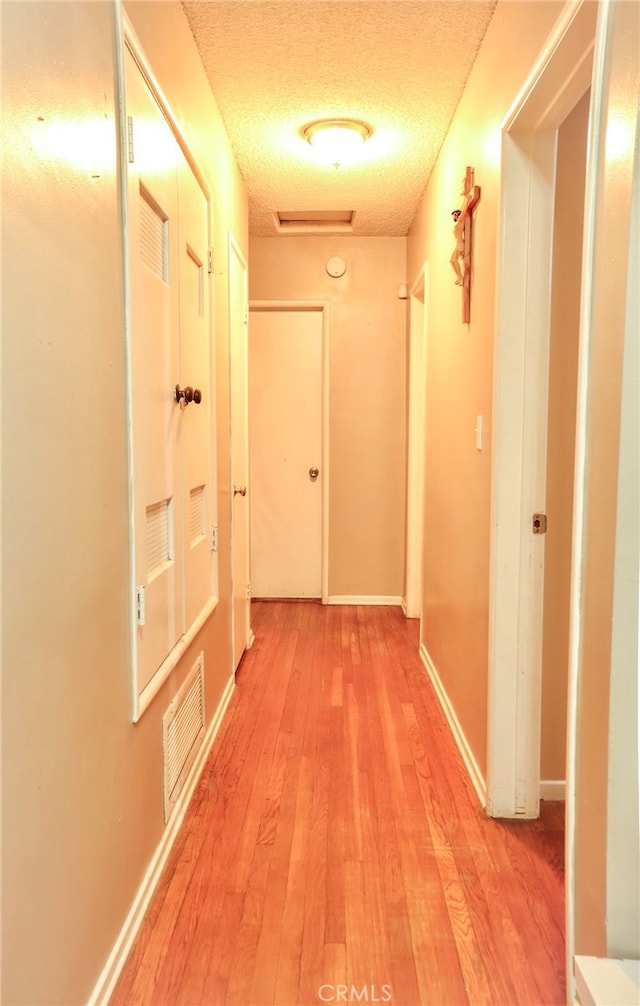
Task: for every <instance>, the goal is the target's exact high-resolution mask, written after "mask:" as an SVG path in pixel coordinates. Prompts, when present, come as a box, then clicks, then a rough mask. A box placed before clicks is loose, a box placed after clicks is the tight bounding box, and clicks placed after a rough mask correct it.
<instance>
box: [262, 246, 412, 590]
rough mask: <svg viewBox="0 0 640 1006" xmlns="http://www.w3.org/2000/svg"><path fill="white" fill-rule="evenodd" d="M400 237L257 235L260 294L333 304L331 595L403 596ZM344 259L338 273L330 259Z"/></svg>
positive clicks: (402, 250) (403, 399)
mask: <svg viewBox="0 0 640 1006" xmlns="http://www.w3.org/2000/svg"><path fill="white" fill-rule="evenodd" d="M405 244H406V243H405V241H404V239H403V238H350V237H340V236H336V237H328V236H327V237H277V238H253V239H252V240H251V244H250V258H249V294H250V297H251V299H253V300H314V299H315V300H327V301H329V302H330V336H329V338H330V395H329V399H330V400H329V416H330V424H329V425H330V429H329V450H330V472H329V478H330V481H329V486H330V489H329V492H330V505H329V594H330V595H376V596H381V595H382V596H392V597H396V596H397V597H400V596H401V595H402V593H403V579H404V521H405V516H404V507H405V502H404V501H405V478H406V473H405V450H406V447H405V442H406V415H405V410H406V396H405V381H406V377H405V325H406V301H404V300H402V301H401V300H399V299H398V286H399V285H400V284H401V283H403V282H404V280H405V268H406V265H405ZM333 255H339V256H341V257H342V258H344V260H345V262H346V263H347V271H346V273H345V275H344V276H343V277H341V278H340V279H333V278H332V277H330V276H329V275H328V274H327V272H326V270H325V263H326V262H327V259H329V258H330V257H331V256H333Z"/></svg>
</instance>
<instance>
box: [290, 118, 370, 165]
mask: <svg viewBox="0 0 640 1006" xmlns="http://www.w3.org/2000/svg"><path fill="white" fill-rule="evenodd" d="M372 132H373V130H372V129H371V127H370V126H367V124H366V123H364V122H358V121H357V120H356V119H322V120H321V121H319V122H312V123H310V124H309V125H308V126H306V127H305V128H304V129H303V131H302V135H303V136H304V138H305V140H307V142H308V143H310V144H311V146H312V147H313V148H314V150H316V151H317V152H318V155H319V156H320V158H321V159H322V160H323V161H326V162H327V163H328V164H333V166H334V168H339V167H340V165H342V164H348V163H350V162H351V161H353V160H355V159H356V158H357V156H358V153H359V152H360V150H361V149H362V146H363V144H364V142H365V140H368V139H369V137H370V136H371V133H372Z"/></svg>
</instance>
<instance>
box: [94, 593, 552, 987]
mask: <svg viewBox="0 0 640 1006" xmlns="http://www.w3.org/2000/svg"><path fill="white" fill-rule="evenodd" d="M252 624H253V627H254V631H255V634H256V642H255V644H254V646H253V648H252V649H251V650H250V651H249V652H248V653H247V654H246V655H245V658H244V660H243V662H242V664H241V666H240V670H239V673H238V676H237V689H236V692H235V694H234V697H233V699H232V703H231V705H230V708H229V711H228V713H227V716H226V718H225V722H224V724H223V726H222V728H221V731H220V734H219V736H218V738H217V740H216V743H215V746H214V749H213V752H212V754H211V757H210V758H209V761H208V763H207V766H206V769H205V771H204V774H203V776H202V779H201V780H200V783H199V785H198V787H197V789H196V792H195V795H194V798H193V800H192V803H191V806H190V808H189V810H188V812H187V816H186V818H185V822H184V825H183V827H182V830H181V832H180V835H179V837H178V839H177V841H176V844H175V846H174V849H173V852H172V855H171V858H170V861H169V863H168V866H167V868H166V870H165V873H164V876H163V878H162V880H161V883H160V885H159V888H158V890H157V892H156V895H155V897H154V900H153V902H152V905H151V907H150V910H149V912H148V915H147V917H146V919H145V921H144V923H143V926H142V929H141V931H140V934H139V936H138V939H137V941H136V943H135V945H134V948H133V950H132V952H131V955H130V958H129V961H128V963H127V965H126V967H125V969H124V972H123V974H122V976H121V978H120V981H119V983H118V985H117V987H116V990H115V993H114V995H113V998H112V1003H113V1004H114V1006H134V1004H138V1003H140V1004H142V1003H145V1004H152V1006H174V1004H178V1003H180V1004H188V1006H204V1004H207V1006H214V1004H223V1003H225V1004H226V1003H235V1004H239V1006H262V1004H266V1003H279V1004H283V1006H297V1004H300V1006H303V1004H304V1006H306V1004H318V1003H321V1002H323V1001H325V1002H361V1003H362V1002H390V1003H392V1004H396V1006H399V1004H409V1006H427V1004H428V1006H458V1004H465V1003H470V1004H472V1006H481V1004H485V1003H487V1004H489V1003H499V1004H504V1006H515V1004H518V1003H529V1004H535V1006H551V1004H555V1003H558V1004H560V1003H564V1002H565V984H564V900H563V899H564V884H563V811H564V808H563V805H561V804H546V805H545V804H543V805H542V816H541V819H540V820H539V821H535V822H530V823H525V822H513V823H507V822H497V821H492V820H489V819H487V818H486V817H485V815H484V814H483V812H482V811H481V809H480V808H479V806H478V801H477V798H476V795H475V793H474V791H473V790H472V788H471V786H470V784H469V783H468V781H467V779H466V776H465V772H464V769H463V768H462V765H461V761H460V758H459V756H458V753H457V749H456V747H455V745H454V742H453V740H452V738H451V735H450V732H449V729H448V726H447V724H446V722H445V720H444V718H443V716H442V713H441V711H440V708H439V706H438V703H437V700H436V699H435V697H434V693H433V691H432V688H431V686H430V683H429V680H428V678H427V675H426V672H425V670H424V668H423V665H422V663H421V662H420V660H419V657H418V653H417V648H418V639H417V631H418V630H417V623H416V622H408V621H407V620H406V619H405V618H404V617H403V615H402V613H401V611H400V610H399V609H395V608H365V607H357V608H356V607H323V606H321V605H319V604H314V603H279V602H271V603H265V602H257V603H254V604H253V608H252ZM338 986H346V989H345V988H343V989H340V988H339V987H338ZM365 987H366V989H365Z"/></svg>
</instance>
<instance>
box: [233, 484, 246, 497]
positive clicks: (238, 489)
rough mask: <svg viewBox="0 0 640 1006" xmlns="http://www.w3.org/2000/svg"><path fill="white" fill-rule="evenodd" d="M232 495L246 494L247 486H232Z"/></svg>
mask: <svg viewBox="0 0 640 1006" xmlns="http://www.w3.org/2000/svg"><path fill="white" fill-rule="evenodd" d="M233 495H234V496H246V495H247V487H246V486H240V487H238V486H234V487H233Z"/></svg>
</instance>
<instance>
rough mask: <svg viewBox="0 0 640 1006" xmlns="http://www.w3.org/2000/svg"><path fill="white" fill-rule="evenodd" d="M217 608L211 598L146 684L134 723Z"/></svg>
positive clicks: (137, 705)
mask: <svg viewBox="0 0 640 1006" xmlns="http://www.w3.org/2000/svg"><path fill="white" fill-rule="evenodd" d="M217 606H218V598H217V597H210V598H209V600H208V601H207V603H206V604H205V606H204V608H203V609H202V611H201V612H200V614H199V615H198V617H197V618H196V619H195V621H194V622H192V623H191V625H190V626H189V628H188V629H187V631H186V632H185V634H184V636H181V638H180V639H179V640H178V642H177V643H176V645H175V646H174V647H173V649H172V650H171V651H170V652H169V653H168V654H167V656H166V657H165V659H164V660H163V661H162V663H161V664H160V667H159V668H158V670H157V671H156V672H155V674H154V675H153V677H152V678H151V679H150V681H149V682H148V684H146V685H145V687H144V688H143V689H142V691H141V692H140V695H139V696H137V702H136V703H135V707H134V713H133V722H134V723H137V722H138V720H139V719H140V717H141V716H142V714H143V712H144V711H145V709H148V708H149V706H150V705H151V703H152V702H153V700H154V699H155V697H156V695H157V694H158V692H159V691H160V689H161V688H162V686H163V685H164V683H165V681H166V680H167V678H168V677H169V675H170V674H171V672H172V671H173V670H175V668H176V667H177V666H178V664H179V663H180V661H181V660H182V657H183V656H184V654H185V653H186V651H187V649H188V647H189V646H191V643H192V642H193V641H194V639H195V638H196V636H197V635H198V633H199V632H200V630H201V629H202V628H203V627H204V625H205V623H206V622H207V621H208V619H209V617H210V616H211V615H212V614H213V612H214V611H215V609H216V608H217Z"/></svg>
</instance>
